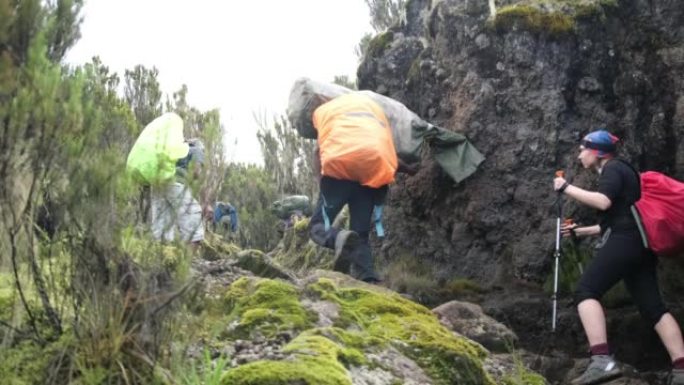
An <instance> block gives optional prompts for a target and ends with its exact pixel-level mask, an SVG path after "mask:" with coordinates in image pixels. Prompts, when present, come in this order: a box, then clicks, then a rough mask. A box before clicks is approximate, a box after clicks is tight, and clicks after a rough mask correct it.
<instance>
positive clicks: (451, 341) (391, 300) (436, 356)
mask: <svg viewBox="0 0 684 385" xmlns="http://www.w3.org/2000/svg"><path fill="white" fill-rule="evenodd" d="M308 289H309V290H311V291H313V292H315V293H317V294H318V295H319V296H320V297H321V298H322V299H324V300H328V301H332V302H334V303H336V304H338V305H339V307H340V315H339V318H338V319H337V320H336V321H335V326H337V327H339V328H348V327H354V328H360V329H362V330H363V331H364V332H365V333H366V334H367V336H368V337H369V338H373V339H374V340H376V341H381V342H382V343H393V344H395V345H396V346H397V348H399V349H400V350H402V351H403V352H404V354H406V355H407V356H408V357H411V358H412V359H414V360H415V361H416V362H417V363H418V364H419V365H420V366H421V367H422V368H423V369H424V370H425V371H426V372H427V373H428V374H429V375H430V376H431V377H432V378H433V379H434V380H435V381H436V382H435V383H436V384H452V383H470V384H487V383H492V380H491V379H490V378H489V376H488V375H487V374H486V373H485V372H484V370H483V369H482V363H481V360H482V359H483V358H484V357H485V356H486V355H487V352H486V351H485V350H484V349H483V348H482V347H481V346H479V345H477V344H475V343H473V342H471V341H468V340H467V339H465V338H461V337H457V336H456V335H454V334H453V333H452V332H450V331H449V330H447V329H446V328H444V327H443V326H442V325H441V324H440V323H439V321H438V320H437V318H436V317H435V316H434V315H433V314H432V312H431V311H430V310H429V309H427V308H425V307H423V306H420V305H418V304H415V303H413V302H411V301H408V300H406V299H404V298H403V297H401V296H399V295H397V294H393V293H380V292H375V291H372V290H368V289H364V288H338V287H337V286H336V284H335V283H334V282H333V281H332V280H331V279H328V278H321V279H319V280H318V281H317V282H316V283H313V284H311V285H309V287H308Z"/></svg>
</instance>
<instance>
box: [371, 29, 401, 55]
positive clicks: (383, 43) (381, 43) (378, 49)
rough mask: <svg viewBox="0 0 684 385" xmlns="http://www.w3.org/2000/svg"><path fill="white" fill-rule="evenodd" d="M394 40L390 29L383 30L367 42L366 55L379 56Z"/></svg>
mask: <svg viewBox="0 0 684 385" xmlns="http://www.w3.org/2000/svg"><path fill="white" fill-rule="evenodd" d="M393 40H394V33H393V32H392V31H387V32H383V33H381V34H379V35H377V36H375V37H374V38H372V39H371V41H370V42H369V43H368V50H367V51H366V57H380V56H382V54H383V53H384V52H385V50H386V49H387V48H388V47H389V46H390V44H392V41H393Z"/></svg>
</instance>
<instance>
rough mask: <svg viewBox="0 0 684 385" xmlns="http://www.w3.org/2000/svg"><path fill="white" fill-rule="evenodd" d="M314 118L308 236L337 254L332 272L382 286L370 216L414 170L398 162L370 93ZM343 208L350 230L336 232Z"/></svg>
mask: <svg viewBox="0 0 684 385" xmlns="http://www.w3.org/2000/svg"><path fill="white" fill-rule="evenodd" d="M312 119H313V126H314V127H315V129H316V130H317V136H318V143H317V148H316V151H315V158H314V167H313V168H314V172H315V173H316V175H317V176H318V178H319V186H320V195H319V199H318V204H317V206H316V209H315V210H314V213H313V216H312V217H311V220H310V222H309V235H310V238H311V239H312V240H313V241H314V242H315V243H317V244H319V245H321V246H324V247H327V248H330V249H334V250H335V264H334V270H336V271H339V272H343V273H345V274H350V273H351V274H352V275H353V276H354V277H355V278H357V279H359V280H362V281H365V282H368V283H379V282H380V278H379V277H378V275H377V274H376V272H375V268H374V261H373V255H372V253H371V249H370V244H369V242H368V239H369V235H370V230H371V219H372V218H371V217H372V215H373V214H374V210H378V209H377V208H379V207H381V206H382V204H383V202H384V199H385V196H386V194H387V188H388V185H389V183H391V182H393V181H394V175H395V173H396V172H397V171H398V168H399V167H401V171H402V172H409V173H412V172H414V169H413V168H410V167H408V166H406V165H404V164H403V163H400V162H399V159H398V158H397V154H396V151H395V147H394V143H393V139H392V132H391V129H390V125H389V123H388V121H387V117H386V116H385V113H384V112H383V110H382V108H381V107H380V106H379V105H378V104H377V103H375V102H374V101H373V100H372V99H371V98H370V97H368V96H366V95H363V94H360V93H349V94H344V95H342V96H338V97H336V98H334V99H332V100H330V101H328V102H327V103H325V104H322V105H321V106H319V107H318V108H317V109H316V110H315V111H314V113H313V116H312ZM345 204H348V205H349V216H350V220H349V222H350V230H338V229H335V228H333V227H331V223H332V221H334V220H335V217H336V216H337V214H339V212H340V210H342V208H343V207H344V205H345ZM379 235H381V234H379ZM350 269H351V270H350Z"/></svg>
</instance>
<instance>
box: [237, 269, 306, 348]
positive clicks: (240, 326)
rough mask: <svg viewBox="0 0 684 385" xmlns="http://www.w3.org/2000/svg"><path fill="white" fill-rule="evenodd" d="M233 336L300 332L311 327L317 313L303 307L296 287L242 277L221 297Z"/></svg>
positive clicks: (270, 335)
mask: <svg viewBox="0 0 684 385" xmlns="http://www.w3.org/2000/svg"><path fill="white" fill-rule="evenodd" d="M224 300H225V303H226V305H227V307H228V309H227V310H228V314H229V318H230V319H234V320H236V321H237V322H238V323H237V326H236V328H235V331H234V336H235V337H237V338H240V337H250V336H256V335H263V336H266V337H272V336H274V335H275V334H277V333H278V332H281V331H294V332H301V331H303V330H306V329H308V328H311V327H313V325H314V324H315V322H316V320H317V319H318V317H317V315H316V314H315V313H313V312H312V311H310V310H307V309H306V308H304V306H303V305H302V304H301V302H300V300H299V291H298V289H297V288H296V287H295V286H294V285H292V284H289V283H287V282H283V281H279V280H272V279H262V280H259V279H257V278H247V277H243V278H240V279H239V280H237V281H235V282H234V283H233V284H232V285H231V286H230V288H229V290H228V291H227V292H226V294H225V296H224Z"/></svg>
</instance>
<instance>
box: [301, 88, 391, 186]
mask: <svg viewBox="0 0 684 385" xmlns="http://www.w3.org/2000/svg"><path fill="white" fill-rule="evenodd" d="M313 125H314V127H315V128H316V130H318V146H319V148H320V156H321V174H322V175H326V176H329V177H331V178H335V179H342V180H352V181H356V182H359V183H361V184H362V185H364V186H369V187H373V188H378V187H381V186H384V185H386V184H389V183H391V182H393V181H394V174H395V172H396V171H397V165H398V162H397V153H396V150H395V149H394V142H393V141H392V131H391V129H390V125H389V122H388V121H387V117H386V116H385V113H384V112H383V110H382V107H380V106H379V105H378V104H377V103H375V102H374V101H373V100H372V99H371V98H369V97H368V96H365V95H363V94H359V93H349V94H345V95H342V96H338V97H337V98H335V99H333V100H331V101H329V102H327V103H325V104H323V105H321V106H320V107H318V108H317V109H316V110H315V111H314V113H313Z"/></svg>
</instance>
